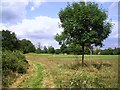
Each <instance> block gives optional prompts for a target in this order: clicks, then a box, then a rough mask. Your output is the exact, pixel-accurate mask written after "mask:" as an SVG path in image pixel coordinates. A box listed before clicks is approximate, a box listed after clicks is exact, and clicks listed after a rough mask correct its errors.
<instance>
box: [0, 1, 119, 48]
mask: <svg viewBox="0 0 120 90" xmlns="http://www.w3.org/2000/svg"><path fill="white" fill-rule="evenodd" d="M63 1H64V2H63ZM68 1H70V0H67V1H66V2H65V0H60V1H59V2H57V1H55V0H49V2H48V1H45V0H25V1H24V0H20V1H19V2H18V0H11V1H10V0H2V1H1V3H0V8H1V9H0V19H2V20H1V21H0V30H2V29H5V30H6V29H8V30H10V31H12V32H15V33H16V35H17V38H18V39H24V38H25V39H28V40H30V41H32V43H33V44H34V45H37V44H38V42H40V43H41V45H42V46H43V45H46V46H51V45H52V46H54V47H55V48H59V45H58V42H56V41H55V40H54V36H55V35H56V33H60V32H61V31H62V29H61V28H59V23H60V20H59V18H58V12H59V11H60V9H61V8H65V7H66V5H67V2H68ZM71 1H78V0H71ZM85 1H86V0H85ZM94 1H96V0H94ZM97 1H98V0H97ZM99 1H100V0H99ZM99 1H98V2H97V3H98V4H99V6H101V4H102V8H104V9H106V10H107V11H108V20H110V19H112V23H113V24H114V26H113V28H112V33H111V34H110V36H109V38H107V39H106V40H104V42H103V44H104V46H103V48H108V47H112V48H114V47H118V2H117V1H118V0H114V2H99ZM104 1H105V0H104ZM106 1H107V0H106ZM109 1H110V0H109Z"/></svg>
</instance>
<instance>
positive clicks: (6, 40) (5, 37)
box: [0, 30, 19, 51]
mask: <svg viewBox="0 0 120 90" xmlns="http://www.w3.org/2000/svg"><path fill="white" fill-rule="evenodd" d="M0 32H2V37H1V39H2V49H3V50H4V49H6V50H11V51H13V50H15V49H18V47H19V44H18V39H17V37H16V34H15V33H14V32H11V31H8V30H2V31H0Z"/></svg>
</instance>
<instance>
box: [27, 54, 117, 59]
mask: <svg viewBox="0 0 120 90" xmlns="http://www.w3.org/2000/svg"><path fill="white" fill-rule="evenodd" d="M25 55H27V56H39V57H48V58H60V59H66V60H74V59H76V58H79V59H80V60H81V58H82V55H63V54H58V55H52V54H35V53H29V54H25ZM91 58H92V60H118V55H91ZM85 59H86V60H89V59H90V55H85Z"/></svg>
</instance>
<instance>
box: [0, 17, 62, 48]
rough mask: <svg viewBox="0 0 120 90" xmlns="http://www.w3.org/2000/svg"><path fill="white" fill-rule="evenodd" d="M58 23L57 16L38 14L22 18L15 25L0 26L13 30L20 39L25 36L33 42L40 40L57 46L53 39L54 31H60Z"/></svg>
mask: <svg viewBox="0 0 120 90" xmlns="http://www.w3.org/2000/svg"><path fill="white" fill-rule="evenodd" d="M58 23H60V20H59V19H58V18H51V17H47V16H39V17H35V18H34V19H24V20H22V22H21V23H18V24H15V25H6V27H5V25H4V24H0V26H1V27H3V28H4V29H8V30H10V31H13V32H15V33H16V34H17V37H18V38H20V39H23V38H26V39H29V40H31V41H32V42H33V43H34V44H36V43H38V42H40V43H41V44H42V45H47V46H50V45H53V46H55V47H58V43H57V42H56V41H55V40H54V36H55V35H56V33H60V32H61V31H62V29H61V28H59V27H58Z"/></svg>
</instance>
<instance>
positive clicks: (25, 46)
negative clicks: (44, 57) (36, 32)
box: [19, 39, 36, 53]
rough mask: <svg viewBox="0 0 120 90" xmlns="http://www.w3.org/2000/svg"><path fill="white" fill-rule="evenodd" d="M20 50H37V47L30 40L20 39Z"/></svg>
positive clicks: (24, 51)
mask: <svg viewBox="0 0 120 90" xmlns="http://www.w3.org/2000/svg"><path fill="white" fill-rule="evenodd" d="M19 50H20V51H22V52H23V53H30V52H35V50H36V49H35V47H34V45H33V44H32V43H31V41H30V40H26V39H23V40H19Z"/></svg>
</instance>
